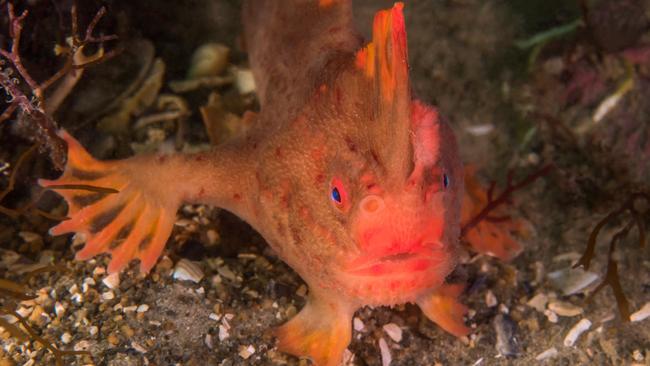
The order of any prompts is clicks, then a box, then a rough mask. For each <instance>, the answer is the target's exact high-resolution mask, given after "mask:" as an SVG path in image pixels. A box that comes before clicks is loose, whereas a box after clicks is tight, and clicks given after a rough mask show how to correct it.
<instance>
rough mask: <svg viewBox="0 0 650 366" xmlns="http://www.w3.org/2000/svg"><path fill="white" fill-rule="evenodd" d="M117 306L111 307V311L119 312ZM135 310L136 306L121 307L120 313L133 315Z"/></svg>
mask: <svg viewBox="0 0 650 366" xmlns="http://www.w3.org/2000/svg"><path fill="white" fill-rule="evenodd" d="M117 305H120V306H121V305H122V304H117ZM117 305H115V306H114V307H113V310H119V309H118V306H117ZM136 310H138V305H131V306H125V307H122V311H123V312H125V313H134V312H135V311H136Z"/></svg>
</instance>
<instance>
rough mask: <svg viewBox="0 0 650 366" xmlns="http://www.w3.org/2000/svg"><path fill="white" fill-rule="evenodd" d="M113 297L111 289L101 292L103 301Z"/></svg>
mask: <svg viewBox="0 0 650 366" xmlns="http://www.w3.org/2000/svg"><path fill="white" fill-rule="evenodd" d="M114 298H115V293H114V292H113V291H106V292H103V293H102V299H104V300H105V301H108V300H113V299H114Z"/></svg>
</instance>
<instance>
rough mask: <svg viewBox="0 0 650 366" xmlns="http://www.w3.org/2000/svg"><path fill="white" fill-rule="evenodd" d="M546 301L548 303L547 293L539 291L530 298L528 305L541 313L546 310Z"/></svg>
mask: <svg viewBox="0 0 650 366" xmlns="http://www.w3.org/2000/svg"><path fill="white" fill-rule="evenodd" d="M546 303H548V296H546V294H542V293H539V294H537V295H535V296H533V297H532V298H531V299H530V300H528V302H527V303H526V305H528V306H530V307H531V308H533V309H535V310H537V311H539V312H540V313H543V312H544V310H546Z"/></svg>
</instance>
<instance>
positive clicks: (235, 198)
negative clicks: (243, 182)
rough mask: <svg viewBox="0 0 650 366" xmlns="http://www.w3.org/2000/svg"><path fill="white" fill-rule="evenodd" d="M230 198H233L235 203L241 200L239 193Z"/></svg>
mask: <svg viewBox="0 0 650 366" xmlns="http://www.w3.org/2000/svg"><path fill="white" fill-rule="evenodd" d="M232 198H233V199H234V200H235V201H239V200H240V199H241V194H239V193H235V194H233V195H232Z"/></svg>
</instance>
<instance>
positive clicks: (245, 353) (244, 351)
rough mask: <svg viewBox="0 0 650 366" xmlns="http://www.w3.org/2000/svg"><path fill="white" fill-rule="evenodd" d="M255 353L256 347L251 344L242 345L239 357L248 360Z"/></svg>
mask: <svg viewBox="0 0 650 366" xmlns="http://www.w3.org/2000/svg"><path fill="white" fill-rule="evenodd" d="M253 353H255V347H253V346H252V345H250V346H241V347H240V348H239V357H241V358H243V359H244V360H248V358H249V357H250V356H252V355H253Z"/></svg>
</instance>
